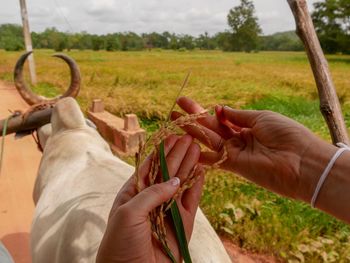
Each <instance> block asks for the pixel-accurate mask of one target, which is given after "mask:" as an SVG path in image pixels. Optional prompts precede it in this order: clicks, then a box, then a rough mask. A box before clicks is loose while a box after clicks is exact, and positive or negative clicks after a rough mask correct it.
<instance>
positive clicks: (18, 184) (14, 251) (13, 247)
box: [0, 82, 41, 263]
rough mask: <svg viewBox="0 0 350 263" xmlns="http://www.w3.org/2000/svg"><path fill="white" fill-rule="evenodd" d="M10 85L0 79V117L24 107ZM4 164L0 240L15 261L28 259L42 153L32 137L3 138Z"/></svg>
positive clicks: (0, 180) (21, 262)
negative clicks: (34, 193)
mask: <svg viewBox="0 0 350 263" xmlns="http://www.w3.org/2000/svg"><path fill="white" fill-rule="evenodd" d="M26 108H28V105H27V104H26V103H25V102H24V101H23V100H22V99H21V98H20V96H19V95H18V93H17V91H16V89H15V88H14V87H13V86H8V85H5V84H4V83H2V82H0V118H1V119H3V118H6V117H7V116H8V115H9V114H10V113H9V111H8V110H9V109H10V110H20V109H26ZM3 158H4V159H3V167H2V171H1V175H0V239H1V241H2V242H3V243H4V245H5V246H6V248H7V249H8V250H9V251H10V253H11V255H12V257H13V258H14V260H15V262H16V263H28V262H31V259H30V258H31V257H30V251H29V232H30V226H31V221H32V214H33V210H34V203H33V199H32V191H33V186H34V181H35V177H36V174H37V170H38V167H39V162H40V158H41V153H40V152H39V151H38V150H37V146H36V144H35V142H34V141H33V139H32V137H31V136H27V137H25V138H22V139H19V140H15V139H14V135H8V136H6V139H5V149H4V157H3Z"/></svg>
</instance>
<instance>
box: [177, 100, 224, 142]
mask: <svg viewBox="0 0 350 263" xmlns="http://www.w3.org/2000/svg"><path fill="white" fill-rule="evenodd" d="M177 104H178V105H179V106H180V108H181V109H183V110H184V111H185V112H187V113H188V114H194V113H200V112H203V111H204V109H203V108H202V106H200V105H199V104H198V103H197V102H195V101H193V100H191V99H190V98H187V97H180V98H179V99H178V100H177ZM198 123H200V124H201V125H203V126H204V127H206V128H208V129H209V130H212V131H214V132H215V133H217V134H218V135H220V136H221V137H223V138H224V139H227V138H229V137H230V135H231V132H230V129H228V128H227V127H225V126H224V125H221V123H220V122H219V121H218V119H217V118H216V117H215V116H211V115H209V114H208V116H207V117H205V118H200V119H198Z"/></svg>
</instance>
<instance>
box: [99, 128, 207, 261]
mask: <svg viewBox="0 0 350 263" xmlns="http://www.w3.org/2000/svg"><path fill="white" fill-rule="evenodd" d="M192 141H193V139H192V137H191V136H189V135H185V136H183V137H181V138H179V137H177V136H170V137H168V138H167V139H166V140H165V154H166V159H167V165H168V170H169V175H170V177H172V178H171V179H170V180H169V181H168V182H165V183H161V184H156V185H152V186H150V187H148V188H145V189H144V190H142V191H141V192H140V193H138V194H137V191H136V185H135V180H134V178H130V179H129V180H128V181H127V182H126V183H125V185H124V186H123V187H122V189H121V190H120V191H119V193H118V195H117V197H116V199H115V201H114V204H113V207H112V210H111V212H110V216H109V220H108V225H107V229H106V231H105V234H104V237H103V239H102V242H101V245H100V248H99V251H98V255H97V259H96V262H104V263H106V262H107V263H108V262H118V263H119V262H142V263H143V262H169V259H168V257H167V256H166V255H165V254H164V252H163V250H162V248H161V247H160V245H159V243H158V242H157V241H156V240H155V239H154V238H153V236H152V231H151V225H150V222H149V220H148V215H149V212H150V211H152V210H153V209H154V208H156V207H158V206H160V205H161V204H163V203H164V202H167V201H168V200H169V199H171V198H172V197H173V196H174V195H175V193H176V192H177V190H178V188H179V186H180V182H183V181H184V180H185V179H186V178H187V176H189V174H190V173H191V171H192V170H193V169H194V167H195V166H196V165H197V163H198V160H199V156H200V148H199V146H198V145H197V144H195V143H193V142H192ZM150 165H151V159H150V158H148V159H146V160H145V162H144V163H143V164H142V165H141V166H140V179H141V184H142V185H143V188H144V187H145V185H146V180H147V178H146V177H147V175H148V171H149V169H150ZM196 173H197V175H198V176H199V177H198V178H199V179H198V180H197V182H196V183H195V184H194V186H193V187H192V188H191V189H189V190H187V191H185V192H184V193H182V195H181V196H179V197H178V198H177V199H176V202H177V205H178V207H179V210H180V213H181V217H182V220H183V224H184V228H185V232H186V237H187V240H188V241H189V240H190V237H191V234H192V230H193V223H194V217H195V214H196V211H197V208H198V204H199V200H200V196H201V192H202V186H203V182H204V176H203V175H204V170H203V169H202V167H201V166H198V167H197V170H196ZM165 225H166V228H167V230H168V231H167V241H168V245H169V248H170V250H171V251H172V252H173V254H174V256H175V258H176V259H177V260H178V262H181V256H180V252H179V248H178V245H177V240H176V235H175V233H174V231H173V229H172V224H171V222H170V218H169V217H165Z"/></svg>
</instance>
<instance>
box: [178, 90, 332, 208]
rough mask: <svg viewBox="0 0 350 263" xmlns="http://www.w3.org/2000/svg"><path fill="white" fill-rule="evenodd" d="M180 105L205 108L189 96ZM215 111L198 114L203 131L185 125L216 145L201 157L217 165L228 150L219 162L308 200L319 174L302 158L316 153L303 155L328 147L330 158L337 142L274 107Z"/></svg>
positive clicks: (190, 110)
mask: <svg viewBox="0 0 350 263" xmlns="http://www.w3.org/2000/svg"><path fill="white" fill-rule="evenodd" d="M178 105H179V106H180V107H181V108H182V109H183V110H184V111H185V112H187V113H189V114H193V113H199V112H202V111H203V110H204V109H203V108H202V107H201V106H200V105H199V104H197V103H196V102H194V101H192V100H190V99H189V98H186V97H182V98H179V99H178ZM215 111H216V116H211V115H209V114H208V116H207V117H206V118H202V119H199V120H198V123H199V124H201V125H202V131H200V130H199V129H198V127H195V126H186V127H184V130H185V131H186V132H187V133H189V134H190V135H192V136H193V137H194V138H197V139H199V140H200V141H201V142H202V143H203V144H205V145H206V146H208V147H209V148H210V149H211V150H213V151H212V152H203V153H201V157H200V162H202V163H204V164H207V165H213V164H215V163H218V162H220V160H222V159H223V157H225V155H227V156H226V158H225V161H224V162H222V163H221V164H220V166H219V167H220V168H222V169H225V170H228V171H231V172H235V173H238V174H240V175H242V176H243V177H245V178H247V179H249V180H250V181H253V182H255V183H257V184H258V185H260V186H263V187H265V188H267V189H270V190H272V191H274V192H277V193H279V194H282V195H285V196H288V197H292V198H295V199H301V200H304V201H306V202H309V201H310V199H311V194H312V192H313V190H314V187H315V185H316V183H317V178H316V176H314V174H313V175H312V176H311V177H310V174H309V173H310V172H313V173H315V169H313V170H312V171H311V168H310V169H308V167H311V166H312V165H309V164H307V165H306V164H304V157H305V155H309V156H310V155H314V156H313V157H315V158H305V159H307V160H308V161H309V162H315V160H314V159H316V161H317V154H318V153H317V152H315V150H316V151H324V154H325V157H324V158H323V159H324V160H329V159H328V158H330V157H329V156H331V155H332V153H334V148H335V147H333V146H331V145H330V146H328V145H327V144H326V143H325V142H323V141H322V140H320V139H319V138H317V137H316V136H315V135H314V134H312V133H311V132H310V131H309V130H308V129H307V128H305V127H304V126H302V125H301V124H299V123H297V122H295V121H293V120H291V119H289V118H287V117H284V116H282V115H280V114H277V113H274V112H270V111H251V110H234V109H231V108H229V107H222V106H217V107H216V108H215ZM180 116H181V114H180V113H178V112H173V113H172V119H177V118H178V117H180ZM203 133H205V135H204V134H203ZM311 151H314V152H312V153H311ZM225 152H226V153H225ZM321 172H322V171H321V170H320V171H319V172H317V175H318V174H321Z"/></svg>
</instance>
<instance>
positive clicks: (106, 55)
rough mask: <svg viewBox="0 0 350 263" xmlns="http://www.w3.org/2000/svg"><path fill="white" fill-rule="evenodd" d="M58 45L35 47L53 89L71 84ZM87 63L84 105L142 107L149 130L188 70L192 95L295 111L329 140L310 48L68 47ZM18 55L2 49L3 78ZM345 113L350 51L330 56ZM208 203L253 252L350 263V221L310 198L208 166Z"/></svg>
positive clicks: (216, 219)
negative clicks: (109, 49)
mask: <svg viewBox="0 0 350 263" xmlns="http://www.w3.org/2000/svg"><path fill="white" fill-rule="evenodd" d="M52 54H53V52H52V51H50V50H40V51H36V53H35V60H36V64H37V74H38V80H39V83H38V85H37V86H36V87H34V90H35V91H36V92H38V93H40V94H43V95H47V96H54V95H56V94H58V93H61V92H62V91H63V90H65V89H66V87H68V84H69V71H68V69H67V68H66V66H65V65H64V64H63V62H61V61H60V60H58V59H56V58H50V55H52ZM68 54H69V55H70V56H72V57H73V58H74V59H75V60H76V61H77V62H78V64H79V66H80V70H81V73H82V79H83V84H82V90H81V93H80V96H79V99H78V100H79V103H80V105H81V107H82V109H83V110H86V109H87V108H88V107H89V102H91V100H92V99H95V98H101V99H103V100H104V102H105V105H106V108H107V110H109V111H111V112H112V113H114V114H116V115H118V116H122V115H123V114H126V113H130V112H133V113H136V114H137V115H138V116H139V118H140V119H141V123H142V126H143V127H144V128H145V129H146V130H147V131H148V132H149V133H151V132H153V131H155V130H156V129H157V128H158V125H159V123H160V122H161V121H162V120H164V119H165V118H166V117H167V114H168V112H169V109H170V107H171V106H172V103H173V101H174V99H175V97H176V94H177V92H178V90H179V88H180V86H181V84H182V81H183V79H184V78H185V76H186V75H187V73H188V72H189V71H191V78H190V81H189V84H188V86H187V87H186V89H185V90H184V91H183V95H186V96H189V97H191V98H193V99H195V100H197V101H198V102H200V103H201V104H202V105H203V106H204V107H205V108H208V107H210V106H213V105H215V104H225V105H228V106H231V107H235V108H245V109H248V108H249V109H269V110H273V111H277V112H280V113H282V114H284V115H287V116H289V117H291V118H293V119H295V120H297V121H299V122H301V123H302V124H304V125H306V126H307V127H309V128H310V129H311V130H313V131H314V132H315V133H317V134H318V135H319V136H321V137H323V138H324V139H325V140H328V141H329V140H330V137H329V135H328V131H327V127H326V125H325V123H324V121H323V119H322V116H321V114H320V113H319V109H318V106H319V105H318V100H317V98H318V96H317V90H316V87H315V83H314V80H313V76H312V72H311V69H310V66H309V64H308V60H307V57H306V55H305V54H304V53H294V52H260V53H251V54H245V53H223V52H221V51H192V52H179V51H165V50H153V51H151V52H149V51H143V52H94V51H71V52H69V53H68ZM19 56H20V53H18V52H5V51H1V50H0V80H3V81H7V82H12V70H13V67H14V64H15V62H16V60H17V58H18V57H19ZM328 60H329V62H330V68H331V71H332V74H333V78H334V82H335V85H336V87H337V92H338V96H339V99H340V101H341V104H342V107H343V111H344V115H345V119H346V122H347V125H348V127H350V91H349V87H350V78H349V77H348V76H349V73H350V56H343V55H334V56H329V57H328ZM201 207H202V209H203V210H204V212H205V213H206V215H207V216H208V218H209V220H210V221H211V223H212V224H213V226H214V227H215V229H216V230H217V231H218V232H220V233H221V234H224V235H226V236H228V237H230V238H231V239H232V240H233V241H234V242H235V243H237V244H238V245H240V246H241V247H243V248H247V249H249V250H252V251H256V252H260V253H266V254H271V255H274V256H275V257H277V258H280V259H281V260H284V261H289V262H350V228H349V227H348V226H347V225H346V224H343V223H341V222H339V221H337V220H335V219H333V218H331V217H330V216H327V215H325V214H324V213H322V212H318V211H316V210H313V209H311V208H310V207H309V206H308V205H307V204H303V203H300V202H295V201H292V200H288V199H285V198H282V197H279V196H277V195H274V194H271V193H269V192H267V191H265V190H264V189H262V188H259V187H256V186H254V185H252V184H250V183H248V182H246V181H245V180H243V179H241V178H239V177H237V176H233V175H231V174H227V173H223V172H220V171H216V170H212V171H209V172H208V175H207V179H206V186H205V190H204V194H203V197H202V202H201Z"/></svg>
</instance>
